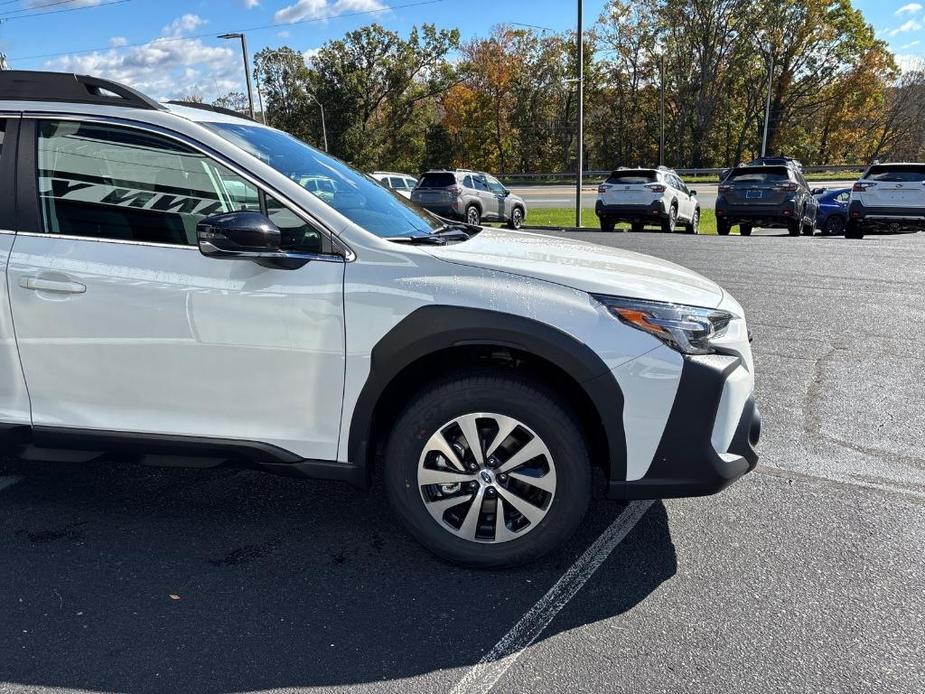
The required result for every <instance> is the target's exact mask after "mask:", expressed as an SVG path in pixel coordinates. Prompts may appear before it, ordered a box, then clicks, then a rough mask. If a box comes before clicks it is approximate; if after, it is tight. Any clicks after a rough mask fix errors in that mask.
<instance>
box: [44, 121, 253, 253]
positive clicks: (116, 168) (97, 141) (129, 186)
mask: <svg viewBox="0 0 925 694" xmlns="http://www.w3.org/2000/svg"><path fill="white" fill-rule="evenodd" d="M38 183H39V196H40V199H41V207H42V217H43V222H44V229H45V231H46V232H49V233H53V234H67V235H71V236H88V237H94V238H102V239H118V240H125V241H145V242H149V243H165V244H179V245H196V224H197V223H198V222H199V220H201V219H202V218H203V217H207V216H210V215H214V214H220V213H223V212H232V211H235V210H242V209H249V210H259V209H260V201H259V197H258V191H257V189H256V187H255V186H253V185H251V184H250V183H248V182H247V181H245V180H243V179H242V178H240V177H239V176H237V175H236V174H234V173H233V172H232V171H230V170H228V169H227V168H225V167H223V166H221V165H219V164H216V163H215V162H213V161H211V160H209V159H208V158H207V157H206V156H205V155H203V154H201V153H199V152H196V151H194V150H191V149H188V148H186V147H185V146H183V145H181V144H178V143H176V142H174V141H172V140H169V139H166V138H162V137H159V136H157V135H153V134H150V133H146V132H143V131H139V130H131V129H127V128H119V127H112V126H108V125H101V124H97V123H78V122H75V121H60V122H56V121H45V122H43V123H41V124H40V126H39V142H38Z"/></svg>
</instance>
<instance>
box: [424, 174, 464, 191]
mask: <svg viewBox="0 0 925 694" xmlns="http://www.w3.org/2000/svg"><path fill="white" fill-rule="evenodd" d="M455 185H456V176H455V174H452V173H427V174H424V175H423V176H421V181H420V183H418V188H449V187H450V186H455Z"/></svg>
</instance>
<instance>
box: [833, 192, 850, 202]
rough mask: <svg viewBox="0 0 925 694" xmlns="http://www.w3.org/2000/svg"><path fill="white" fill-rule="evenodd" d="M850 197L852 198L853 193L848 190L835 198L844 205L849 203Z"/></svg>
mask: <svg viewBox="0 0 925 694" xmlns="http://www.w3.org/2000/svg"><path fill="white" fill-rule="evenodd" d="M850 198H851V193H849V192H848V191H845V192H844V193H839V194H838V196H837V197H836V198H835V200H836V201H838V202H840V203H841V204H843V205H844V204H847V202H848V200H849V199H850Z"/></svg>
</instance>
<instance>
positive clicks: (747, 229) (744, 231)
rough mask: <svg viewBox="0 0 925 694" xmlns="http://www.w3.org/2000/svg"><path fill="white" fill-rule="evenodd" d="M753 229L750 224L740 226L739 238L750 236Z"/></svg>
mask: <svg viewBox="0 0 925 694" xmlns="http://www.w3.org/2000/svg"><path fill="white" fill-rule="evenodd" d="M753 228H754V227H753V226H752V225H751V224H740V225H739V236H751V235H752V229H753Z"/></svg>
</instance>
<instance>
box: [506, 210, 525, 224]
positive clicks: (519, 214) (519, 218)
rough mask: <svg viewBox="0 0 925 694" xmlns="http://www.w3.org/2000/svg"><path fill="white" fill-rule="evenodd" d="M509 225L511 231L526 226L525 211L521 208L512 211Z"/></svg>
mask: <svg viewBox="0 0 925 694" xmlns="http://www.w3.org/2000/svg"><path fill="white" fill-rule="evenodd" d="M507 225H508V227H509V228H510V229H520V227H522V226H523V225H524V211H523V210H522V209H520V208H519V207H515V208H514V209H513V210H511V219H510V221H509V222H508V223H507Z"/></svg>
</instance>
